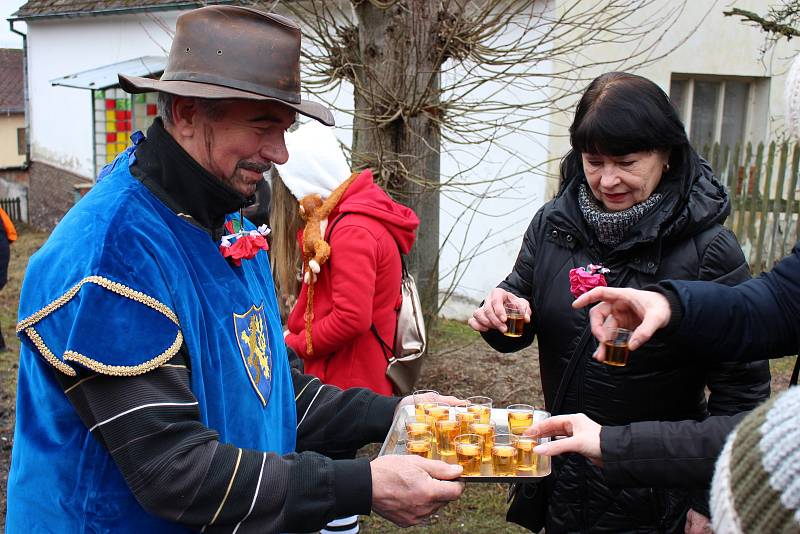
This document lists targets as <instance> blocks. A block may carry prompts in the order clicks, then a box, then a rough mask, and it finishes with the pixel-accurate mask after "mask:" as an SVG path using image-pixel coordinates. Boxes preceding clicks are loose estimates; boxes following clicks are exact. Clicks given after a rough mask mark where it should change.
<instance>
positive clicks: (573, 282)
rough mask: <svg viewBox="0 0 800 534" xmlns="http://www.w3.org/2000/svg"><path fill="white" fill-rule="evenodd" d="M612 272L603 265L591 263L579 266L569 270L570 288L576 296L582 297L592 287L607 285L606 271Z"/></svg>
mask: <svg viewBox="0 0 800 534" xmlns="http://www.w3.org/2000/svg"><path fill="white" fill-rule="evenodd" d="M608 272H610V271H609V270H608V269H606V268H605V267H603V266H602V265H594V264H593V263H590V264H589V265H587V266H586V267H577V268H575V269H570V270H569V290H570V292H571V293H572V294H573V295H574V296H575V298H578V297H580V296H581V295H583V294H584V293H586V292H587V291H589V290H590V289H594V288H596V287H600V286H603V287H605V286H607V285H608V284H607V283H606V277H605V276H604V275H605V274H606V273H608Z"/></svg>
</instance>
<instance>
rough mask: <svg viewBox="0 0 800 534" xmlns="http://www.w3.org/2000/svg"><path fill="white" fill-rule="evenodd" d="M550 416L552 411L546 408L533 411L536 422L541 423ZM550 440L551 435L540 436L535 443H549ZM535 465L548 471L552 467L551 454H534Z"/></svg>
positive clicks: (539, 469)
mask: <svg viewBox="0 0 800 534" xmlns="http://www.w3.org/2000/svg"><path fill="white" fill-rule="evenodd" d="M548 417H550V412H547V411H545V410H534V411H533V422H534V423H541V422H542V421H544V420H545V419H547V418H548ZM549 441H550V438H549V437H546V438H538V439H537V440H536V443H535V445H541V444H542V443H548V442H549ZM533 465H534V468H535V469H536V470H538V471H540V472H547V470H548V469H550V457H549V456H542V455H541V454H536V453H534V455H533Z"/></svg>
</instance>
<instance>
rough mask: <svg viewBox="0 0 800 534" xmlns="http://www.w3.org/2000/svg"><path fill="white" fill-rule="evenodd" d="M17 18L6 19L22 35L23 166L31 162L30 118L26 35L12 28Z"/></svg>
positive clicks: (15, 31)
mask: <svg viewBox="0 0 800 534" xmlns="http://www.w3.org/2000/svg"><path fill="white" fill-rule="evenodd" d="M17 20H18V19H12V20H9V21H8V28H9V29H10V30H11V31H12V32H14V33H16V34H17V35H19V36H21V37H22V95H23V97H22V98H23V106H24V108H25V167H26V168H27V167H29V166H30V163H31V122H30V121H31V119H30V114H31V110H30V96H29V95H28V35H27V34H25V33H22V32H21V31H19V30H17V29H15V28H14V23H15V22H16V21H17Z"/></svg>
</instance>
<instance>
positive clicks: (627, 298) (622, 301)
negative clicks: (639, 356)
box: [572, 287, 672, 362]
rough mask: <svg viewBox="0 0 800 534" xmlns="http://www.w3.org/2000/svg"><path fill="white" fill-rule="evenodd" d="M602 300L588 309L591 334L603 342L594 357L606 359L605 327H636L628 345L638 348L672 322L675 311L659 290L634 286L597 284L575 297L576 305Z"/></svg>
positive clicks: (574, 306) (600, 359)
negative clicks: (646, 289)
mask: <svg viewBox="0 0 800 534" xmlns="http://www.w3.org/2000/svg"><path fill="white" fill-rule="evenodd" d="M595 302H599V303H600V304H598V305H597V306H595V307H594V308H592V309H591V311H590V312H589V322H590V324H591V326H592V334H594V337H596V338H597V340H598V341H599V342H600V344H599V347H598V348H597V352H595V354H594V358H595V359H596V360H598V361H601V362H602V361H604V360H605V359H606V355H605V345H604V344H603V341H605V333H604V332H603V329H604V326H612V327H613V326H618V327H622V328H627V329H629V330H633V332H632V334H631V338H630V341H629V342H628V348H629V349H630V350H636V349H638V348H639V347H641V346H642V345H643V344H644V343H645V342H647V341H648V340H649V339H650V338H651V337H653V334H655V332H656V330H658V329H660V328H664V327H665V326H667V324H668V323H669V319H670V317H671V316H672V310H671V309H670V307H669V301H667V299H666V298H665V297H664V295H662V294H660V293H655V292H653V291H642V290H640V289H631V288H613V287H597V288H594V289H592V290H591V291H588V292H586V293H584V294H583V295H581V296H580V297H578V298H577V299H575V302H573V303H572V307H573V308H583V307H585V306H588V305H589V304H594V303H595Z"/></svg>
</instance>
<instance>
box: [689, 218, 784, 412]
mask: <svg viewBox="0 0 800 534" xmlns="http://www.w3.org/2000/svg"><path fill="white" fill-rule="evenodd" d="M699 241H701V242H702V241H703V240H702V239H700V240H699ZM699 252H700V271H699V272H698V276H697V278H698V280H707V281H710V282H716V283H718V284H724V285H727V286H734V285H736V284H740V283H742V282H746V281H747V280H750V268H749V267H748V265H747V260H746V259H745V257H744V254H743V253H742V248H741V246H740V245H739V242H738V241H737V240H736V236H735V235H734V234H733V232H731V231H730V230H728V229H727V228H722V229H720V230H719V231H717V232H716V233H715V234H714V237H713V239H711V240H710V241H709V242H708V243H703V245H702V250H700V251H699ZM692 350H693V352H695V353H696V354H695V357H696V359H697V361H703V358H704V352H705V348H704V347H700V346H696V345H695V346H692ZM758 357H759V355H758V354H757V353H754V355H753V358H752V359H755V358H758ZM748 359H751V358H748ZM705 367H706V369H707V370H706V385H707V386H708V389H709V392H710V395H709V398H708V411H709V413H710V414H711V415H733V414H736V413H739V412H742V411H749V410H752V409H753V408H755V407H756V406H758V405H759V404H761V403H762V402H763V401H764V400H766V399H767V398H768V397H769V387H770V373H769V362H768V361H767V360H758V361H746V362H745V361H742V362H721V361H712V362H707V363H706V364H705Z"/></svg>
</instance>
